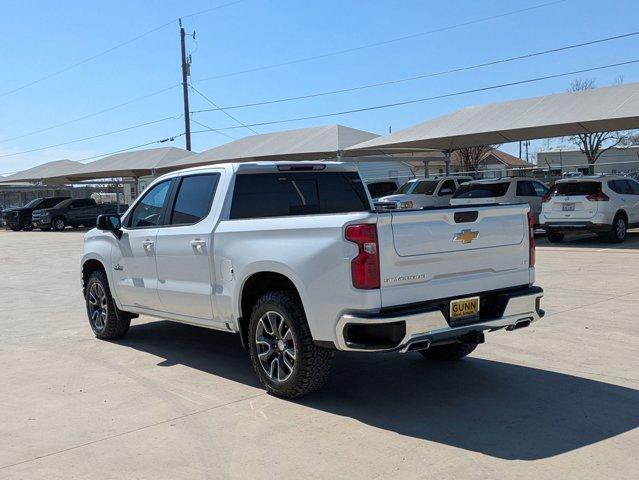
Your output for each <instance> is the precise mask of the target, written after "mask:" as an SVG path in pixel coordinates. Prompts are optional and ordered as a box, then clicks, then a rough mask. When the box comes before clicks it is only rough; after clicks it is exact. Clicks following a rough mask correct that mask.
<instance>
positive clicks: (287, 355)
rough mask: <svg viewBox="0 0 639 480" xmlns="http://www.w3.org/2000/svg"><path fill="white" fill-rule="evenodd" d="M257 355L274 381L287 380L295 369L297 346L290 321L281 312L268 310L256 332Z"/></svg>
mask: <svg viewBox="0 0 639 480" xmlns="http://www.w3.org/2000/svg"><path fill="white" fill-rule="evenodd" d="M255 344H256V347H257V357H258V359H259V361H260V365H261V367H262V369H263V370H264V373H266V375H267V376H268V377H269V379H271V380H272V381H274V382H285V381H286V380H288V379H289V377H290V376H291V375H292V374H293V372H294V371H295V361H296V355H297V348H296V344H295V338H294V336H293V331H292V330H291V326H290V324H289V322H288V321H287V320H286V319H285V318H284V317H283V316H282V315H280V314H279V313H277V312H274V311H268V312H266V313H265V314H264V315H263V316H262V317H261V318H260V319H259V321H258V322H257V329H256V332H255Z"/></svg>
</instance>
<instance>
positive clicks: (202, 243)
mask: <svg viewBox="0 0 639 480" xmlns="http://www.w3.org/2000/svg"><path fill="white" fill-rule="evenodd" d="M190 244H191V246H192V247H195V249H196V250H198V251H202V249H203V248H204V247H206V240H200V239H199V238H196V239H195V240H191V242H190Z"/></svg>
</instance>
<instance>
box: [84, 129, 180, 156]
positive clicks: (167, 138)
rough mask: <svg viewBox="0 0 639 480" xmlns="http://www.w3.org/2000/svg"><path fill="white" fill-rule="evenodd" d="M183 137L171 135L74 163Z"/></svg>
mask: <svg viewBox="0 0 639 480" xmlns="http://www.w3.org/2000/svg"><path fill="white" fill-rule="evenodd" d="M183 135H184V133H179V134H177V135H172V136H170V137H165V138H162V139H160V140H153V141H151V142H147V143H141V144H139V145H134V146H132V147H127V148H122V149H120V150H114V151H112V152H107V153H101V154H99V155H93V156H91V157H84V158H79V159H77V160H75V161H76V162H84V161H86V160H93V159H96V158H102V157H106V156H108V155H115V154H116V153H122V152H128V151H130V150H135V149H136V148H142V147H148V146H149V145H153V144H156V143H166V142H172V141H174V140H175V139H176V138H180V137H182V136H183Z"/></svg>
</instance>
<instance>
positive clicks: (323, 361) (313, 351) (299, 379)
mask: <svg viewBox="0 0 639 480" xmlns="http://www.w3.org/2000/svg"><path fill="white" fill-rule="evenodd" d="M267 313H270V314H272V313H275V314H276V315H279V317H281V319H282V320H281V322H284V327H282V328H283V329H284V331H285V332H286V333H285V334H284V336H283V337H281V339H280V340H278V341H277V343H273V348H271V347H268V348H266V352H265V351H264V344H265V342H264V338H265V335H269V336H270V334H268V332H267V331H266V330H265V329H264V328H263V326H261V325H260V323H261V322H264V321H267V322H268V320H264V319H266V318H267ZM276 318H277V317H276ZM276 322H277V320H276ZM281 324H282V323H280V325H281ZM262 325H264V323H262ZM282 328H278V329H277V330H278V331H279V333H280V334H281V333H282V331H283V330H282ZM260 329H261V330H260ZM260 331H261V335H258V332H260ZM273 331H274V332H275V329H273ZM289 331H290V334H289ZM276 336H277V335H276ZM287 336H288V338H289V340H288V342H291V343H290V344H289V346H290V345H292V349H293V352H294V357H293V358H294V363H293V365H292V367H293V368H289V367H286V368H285V370H287V371H288V375H289V376H288V377H287V378H284V379H283V380H282V381H279V380H278V379H274V378H272V376H271V375H270V374H269V373H268V372H267V371H266V367H263V361H264V362H265V363H268V362H269V361H270V362H271V367H272V365H273V361H274V360H275V359H276V358H277V362H278V363H277V365H278V368H277V371H276V375H277V376H278V377H279V376H280V375H279V374H280V370H279V368H280V367H279V366H280V361H281V362H283V364H284V365H287V364H286V363H284V362H285V357H286V352H287V351H289V350H290V348H289V346H286V347H284V346H282V347H279V342H280V341H282V342H283V341H284V340H282V339H286V338H287ZM258 338H259V339H261V342H260V346H258V343H257V340H258ZM277 338H280V336H277ZM272 341H273V342H275V340H274V339H273V340H272ZM276 345H277V346H276ZM282 345H285V344H284V343H282ZM248 348H249V353H250V356H251V363H252V364H253V369H254V370H255V373H256V374H257V376H258V378H259V379H260V383H261V384H262V385H263V386H264V387H265V388H266V390H267V391H268V392H269V393H271V394H273V395H275V396H278V397H282V398H296V397H299V396H302V395H306V394H308V393H311V392H313V391H315V390H317V389H319V388H320V387H321V386H322V385H324V383H325V382H326V380H327V378H328V374H329V370H330V362H331V358H332V357H333V351H332V350H329V349H327V348H322V347H318V346H317V345H315V343H314V342H313V338H312V336H311V331H310V329H309V327H308V323H307V321H306V315H305V314H304V308H303V307H302V303H301V302H300V300H299V299H298V297H297V295H296V294H295V293H294V292H289V291H281V292H271V293H267V294H266V295H264V296H263V297H262V298H260V299H259V300H258V301H257V303H256V304H255V307H253V312H252V313H251V318H250V322H249V334H248ZM278 348H282V349H284V348H286V350H285V351H284V350H278ZM268 352H272V353H271V354H270V355H269V356H267V357H265V359H264V360H260V358H259V354H260V353H261V354H264V353H268ZM287 358H288V357H287ZM288 362H289V363H288V364H290V360H288ZM287 371H285V372H284V373H287ZM271 372H273V370H272V368H271Z"/></svg>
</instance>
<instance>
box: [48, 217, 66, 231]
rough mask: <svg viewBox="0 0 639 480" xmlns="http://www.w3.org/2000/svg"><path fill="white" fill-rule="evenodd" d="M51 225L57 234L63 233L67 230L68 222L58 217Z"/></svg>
mask: <svg viewBox="0 0 639 480" xmlns="http://www.w3.org/2000/svg"><path fill="white" fill-rule="evenodd" d="M51 225H52V227H53V229H54V230H55V231H56V232H61V231H62V230H64V229H65V228H66V226H67V222H65V221H64V218H62V217H57V218H54V219H53V222H51Z"/></svg>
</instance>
